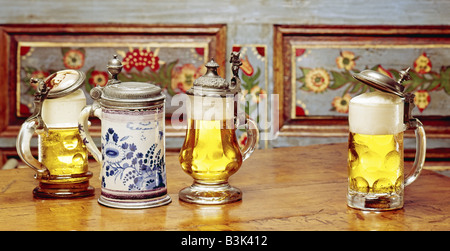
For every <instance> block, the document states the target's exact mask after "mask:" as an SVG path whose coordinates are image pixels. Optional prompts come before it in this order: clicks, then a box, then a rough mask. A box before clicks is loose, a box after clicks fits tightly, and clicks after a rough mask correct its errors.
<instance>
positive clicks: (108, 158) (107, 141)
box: [78, 56, 171, 208]
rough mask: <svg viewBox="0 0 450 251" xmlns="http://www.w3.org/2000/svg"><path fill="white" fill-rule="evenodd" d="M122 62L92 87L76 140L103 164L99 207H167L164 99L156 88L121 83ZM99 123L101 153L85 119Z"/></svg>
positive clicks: (113, 63) (114, 62) (111, 63)
mask: <svg viewBox="0 0 450 251" xmlns="http://www.w3.org/2000/svg"><path fill="white" fill-rule="evenodd" d="M121 70H122V62H121V61H120V60H119V59H117V56H114V58H113V59H111V60H110V61H109V62H108V72H109V73H110V75H111V79H110V80H109V81H108V83H107V85H106V86H104V87H95V88H93V89H92V90H91V92H90V95H91V97H92V98H93V99H94V103H93V104H92V105H89V106H86V107H85V108H84V109H83V110H82V112H81V114H80V117H79V120H78V124H79V130H80V134H81V136H82V138H83V140H84V142H85V144H86V146H87V148H88V150H89V151H90V152H91V153H92V155H93V156H94V158H95V159H96V160H97V161H98V162H99V163H100V164H101V166H102V167H101V168H102V170H101V195H100V197H99V199H98V202H99V203H100V204H101V205H104V206H109V207H115V208H149V207H156V206H162V205H166V204H168V203H170V202H171V198H170V197H169V195H168V194H167V180H166V165H165V134H164V133H165V124H164V123H165V120H164V119H165V116H164V103H165V96H164V94H163V93H162V92H161V88H159V87H158V86H156V85H154V84H151V83H145V82H121V81H119V80H118V78H117V75H118V74H119V73H120V71H121ZM90 115H93V116H96V117H98V118H100V120H101V151H99V150H98V148H97V146H96V145H95V143H94V142H93V140H92V137H91V135H90V133H89V128H88V119H89V116H90Z"/></svg>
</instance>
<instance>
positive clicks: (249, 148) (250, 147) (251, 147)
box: [241, 114, 259, 161]
mask: <svg viewBox="0 0 450 251" xmlns="http://www.w3.org/2000/svg"><path fill="white" fill-rule="evenodd" d="M245 120H246V123H245V129H246V131H247V142H246V143H245V146H244V148H243V149H242V150H241V153H242V161H244V160H246V159H247V158H248V157H250V155H251V154H252V153H253V152H254V151H255V149H256V146H257V144H258V140H259V130H258V126H257V125H256V122H255V121H254V120H253V119H251V118H250V117H249V116H248V115H247V114H246V118H245Z"/></svg>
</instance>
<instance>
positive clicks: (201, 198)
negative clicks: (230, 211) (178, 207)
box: [179, 181, 242, 205]
mask: <svg viewBox="0 0 450 251" xmlns="http://www.w3.org/2000/svg"><path fill="white" fill-rule="evenodd" d="M179 197H180V200H182V201H184V202H189V203H195V204H206V205H221V204H227V203H232V202H236V201H239V200H241V199H242V192H241V190H240V189H238V188H236V187H232V186H230V185H229V184H228V182H224V183H218V184H205V183H199V182H198V181H194V184H192V185H191V186H190V187H186V188H183V189H182V190H181V191H180V192H179Z"/></svg>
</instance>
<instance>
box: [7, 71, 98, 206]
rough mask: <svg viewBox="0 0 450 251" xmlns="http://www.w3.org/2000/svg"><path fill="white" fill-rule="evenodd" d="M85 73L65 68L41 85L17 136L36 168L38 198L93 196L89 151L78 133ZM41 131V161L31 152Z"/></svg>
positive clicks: (23, 156)
mask: <svg viewBox="0 0 450 251" xmlns="http://www.w3.org/2000/svg"><path fill="white" fill-rule="evenodd" d="M84 79H85V75H84V73H83V72H80V71H76V70H63V71H58V72H56V73H54V74H52V75H50V76H49V77H48V78H46V79H45V80H43V81H42V80H36V79H32V82H35V83H37V84H38V90H37V92H36V94H35V100H34V103H35V110H34V113H33V115H32V116H31V117H29V118H28V119H27V120H26V121H25V122H24V123H23V125H22V127H21V129H20V132H19V135H18V137H17V144H16V146H17V152H18V154H19V156H20V157H21V159H22V160H23V161H24V162H25V163H26V164H27V165H28V166H30V167H31V168H32V169H34V170H35V171H36V176H35V178H36V179H37V180H39V186H37V187H36V188H35V189H34V190H33V195H34V196H35V197H39V198H73V197H84V196H91V195H94V191H95V190H94V188H93V187H91V186H90V185H89V179H90V178H91V177H92V173H91V172H90V171H89V170H88V159H87V158H88V152H87V150H86V146H85V145H84V144H83V141H82V140H81V137H80V134H79V132H78V123H77V121H78V116H79V113H80V111H81V109H83V107H84V106H85V105H86V97H85V95H84V93H83V91H82V90H80V89H79V87H80V86H81V85H82V84H83V83H84ZM35 132H36V133H37V134H38V147H39V160H36V159H35V158H34V157H33V155H32V154H31V150H30V140H31V137H32V136H33V134H34V133H35Z"/></svg>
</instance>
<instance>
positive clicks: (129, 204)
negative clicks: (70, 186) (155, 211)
mask: <svg viewBox="0 0 450 251" xmlns="http://www.w3.org/2000/svg"><path fill="white" fill-rule="evenodd" d="M170 202H172V199H171V198H170V196H169V195H164V196H161V197H156V198H152V199H144V200H123V199H113V198H108V197H105V196H103V195H100V197H99V198H98V203H99V204H101V205H103V206H107V207H113V208H122V209H144V208H152V207H159V206H164V205H167V204H169V203H170Z"/></svg>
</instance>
